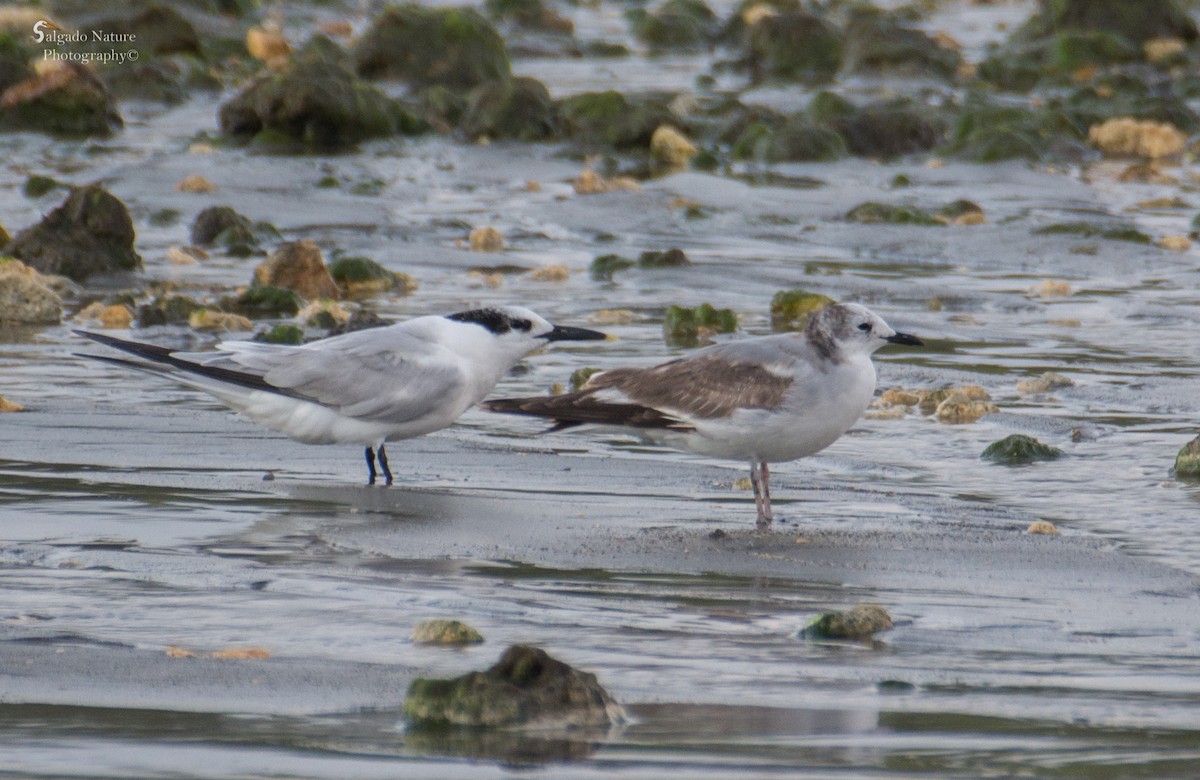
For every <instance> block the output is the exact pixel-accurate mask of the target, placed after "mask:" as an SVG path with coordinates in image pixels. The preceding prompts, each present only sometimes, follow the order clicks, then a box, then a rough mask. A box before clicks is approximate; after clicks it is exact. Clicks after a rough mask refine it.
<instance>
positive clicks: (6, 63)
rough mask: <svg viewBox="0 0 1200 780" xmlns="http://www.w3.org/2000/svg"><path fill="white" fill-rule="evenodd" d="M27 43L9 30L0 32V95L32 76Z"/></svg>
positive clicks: (31, 54)
mask: <svg viewBox="0 0 1200 780" xmlns="http://www.w3.org/2000/svg"><path fill="white" fill-rule="evenodd" d="M33 56H34V52H33V50H32V48H30V44H29V41H28V40H27V39H25V38H22V37H19V36H18V35H17V34H16V33H14V32H13V31H11V30H0V93H2V92H4V90H6V89H8V88H9V87H11V86H13V85H15V84H19V83H21V82H22V81H25V80H26V79H28V78H30V77H32V76H33V75H34V70H33V65H32V63H31V61H32V59H33Z"/></svg>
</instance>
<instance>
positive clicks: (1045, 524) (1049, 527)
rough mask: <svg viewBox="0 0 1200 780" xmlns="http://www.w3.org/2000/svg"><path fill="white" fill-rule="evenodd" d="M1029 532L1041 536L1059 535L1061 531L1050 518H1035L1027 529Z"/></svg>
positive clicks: (1026, 531)
mask: <svg viewBox="0 0 1200 780" xmlns="http://www.w3.org/2000/svg"><path fill="white" fill-rule="evenodd" d="M1025 533H1027V534H1035V535H1041V536H1059V535H1060V534H1061V532H1060V531H1059V530H1058V528H1056V527H1055V525H1054V523H1051V522H1050V521H1048V520H1034V521H1033V522H1032V523H1030V524H1029V527H1028V528H1026V529H1025Z"/></svg>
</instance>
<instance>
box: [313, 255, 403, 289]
mask: <svg viewBox="0 0 1200 780" xmlns="http://www.w3.org/2000/svg"><path fill="white" fill-rule="evenodd" d="M329 275H330V276H331V277H332V278H333V281H335V282H337V285H338V287H340V288H341V289H342V292H343V293H345V295H346V297H347V298H368V297H370V296H372V295H379V294H380V293H387V292H393V291H396V292H399V293H400V294H401V295H407V294H409V293H410V292H412V291H413V290H415V289H417V284H416V282H414V281H413V279H412V277H411V276H409V275H408V274H404V273H396V272H395V271H389V270H388V269H386V268H384V267H383V266H382V265H380V264H379V263H377V262H375V261H374V260H372V259H371V258H369V257H339V258H338V259H337V260H335V261H334V262H333V265H331V266H329Z"/></svg>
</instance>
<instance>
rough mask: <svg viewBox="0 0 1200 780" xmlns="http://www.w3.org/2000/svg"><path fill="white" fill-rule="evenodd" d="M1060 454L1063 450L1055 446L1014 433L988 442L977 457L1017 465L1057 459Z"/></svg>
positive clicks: (1006, 464)
mask: <svg viewBox="0 0 1200 780" xmlns="http://www.w3.org/2000/svg"><path fill="white" fill-rule="evenodd" d="M1062 455H1063V451H1062V450H1060V449H1059V448H1057V447H1051V446H1050V445H1049V444H1042V443H1041V442H1040V441H1038V440H1037V439H1035V438H1033V437H1032V436H1026V435H1024V434H1021V433H1014V434H1013V435H1012V436H1006V437H1004V438H1003V439H1001V440H1000V441H996V442H992V443H991V444H989V445H988V446H987V449H985V450H984V451H983V454H982V455H980V456H979V457H981V458H983V459H984V460H990V461H992V462H994V463H1001V464H1003V465H1005V466H1017V465H1021V464H1025V463H1036V462H1037V461H1040V460H1057V459H1058V458H1060V457H1062Z"/></svg>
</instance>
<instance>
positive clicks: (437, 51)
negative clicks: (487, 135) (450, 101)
mask: <svg viewBox="0 0 1200 780" xmlns="http://www.w3.org/2000/svg"><path fill="white" fill-rule="evenodd" d="M354 65H355V68H357V70H358V72H359V73H360V74H362V75H363V76H366V77H368V78H395V79H401V80H404V81H408V82H410V83H412V84H414V85H416V86H429V85H433V84H440V85H442V86H444V87H447V88H449V89H452V90H464V89H471V88H472V87H475V86H478V85H480V84H483V83H484V82H487V81H497V80H500V81H503V80H505V79H507V78H509V76H510V75H511V69H510V67H509V63H508V51H507V49H506V48H505V45H504V39H503V38H502V37H500V34H499V33H498V32H496V29H495V28H494V27H492V25H491V24H490V23H489V22H488V20H487V19H485V18H484V17H483V15H482V14H480V13H479V12H478V11H476V10H475V9H473V8H427V7H425V6H421V5H417V4H415V3H406V4H404V5H394V6H390V7H388V8H386V9H385V10H384V11H383V13H381V14H380V15H379V16H378V17H376V18H375V20H374V21H373V22H371V25H370V27H368V28H367V31H366V32H365V33H363V35H362V37H361V38H359V40H358V43H357V44H356V45H355V47H354Z"/></svg>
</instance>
